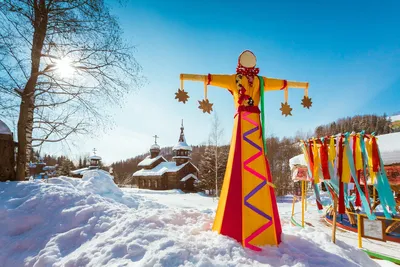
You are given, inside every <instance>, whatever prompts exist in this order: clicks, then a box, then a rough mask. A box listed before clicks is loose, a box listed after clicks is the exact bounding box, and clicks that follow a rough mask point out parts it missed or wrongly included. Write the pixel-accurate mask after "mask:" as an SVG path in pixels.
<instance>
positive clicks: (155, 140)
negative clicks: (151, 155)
mask: <svg viewBox="0 0 400 267" xmlns="http://www.w3.org/2000/svg"><path fill="white" fill-rule="evenodd" d="M153 137H154V142H155V144H157V138H160V137H159V136H158V135H154V136H153Z"/></svg>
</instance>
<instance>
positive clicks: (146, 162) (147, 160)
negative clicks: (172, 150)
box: [138, 156, 167, 167]
mask: <svg viewBox="0 0 400 267" xmlns="http://www.w3.org/2000/svg"><path fill="white" fill-rule="evenodd" d="M161 158H162V159H163V160H164V161H167V160H166V159H165V158H164V157H163V156H157V157H155V158H150V156H147V157H146V158H145V159H144V160H142V161H141V162H139V164H138V166H139V167H146V166H150V165H151V164H153V163H154V162H156V161H157V160H159V159H161Z"/></svg>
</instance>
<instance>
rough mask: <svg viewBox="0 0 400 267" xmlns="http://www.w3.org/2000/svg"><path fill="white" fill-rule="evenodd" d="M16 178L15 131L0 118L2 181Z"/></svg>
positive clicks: (0, 177) (0, 179) (0, 171)
mask: <svg viewBox="0 0 400 267" xmlns="http://www.w3.org/2000/svg"><path fill="white" fill-rule="evenodd" d="M8 180H10V181H13V180H15V143H14V138H13V133H12V132H11V131H10V129H9V128H8V127H7V125H6V124H5V123H4V122H3V121H1V120H0V182H5V181H8Z"/></svg>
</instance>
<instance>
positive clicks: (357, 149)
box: [353, 135, 361, 207]
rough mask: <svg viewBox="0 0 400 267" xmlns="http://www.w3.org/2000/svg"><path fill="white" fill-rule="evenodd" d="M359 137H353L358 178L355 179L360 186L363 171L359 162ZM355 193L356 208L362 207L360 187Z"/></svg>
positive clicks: (356, 188)
mask: <svg viewBox="0 0 400 267" xmlns="http://www.w3.org/2000/svg"><path fill="white" fill-rule="evenodd" d="M358 140H359V137H358V135H354V136H353V161H354V166H355V168H356V173H357V177H353V179H357V183H358V184H360V175H361V171H360V169H358V165H359V163H358V161H359V156H358V154H360V149H359V147H360V145H359V141H358ZM355 192H356V202H355V206H356V207H360V206H361V197H360V192H359V190H358V187H357V186H356V187H355Z"/></svg>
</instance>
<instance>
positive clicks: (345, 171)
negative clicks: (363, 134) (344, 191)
mask: <svg viewBox="0 0 400 267" xmlns="http://www.w3.org/2000/svg"><path fill="white" fill-rule="evenodd" d="M347 143H348V139H347V137H344V147H343V159H342V160H343V162H342V182H343V183H346V184H348V183H350V179H351V174H350V166H349V160H350V159H349V158H348V156H347V150H349V147H348V146H347V145H346V144H347ZM349 152H350V151H349ZM351 160H352V159H351Z"/></svg>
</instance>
